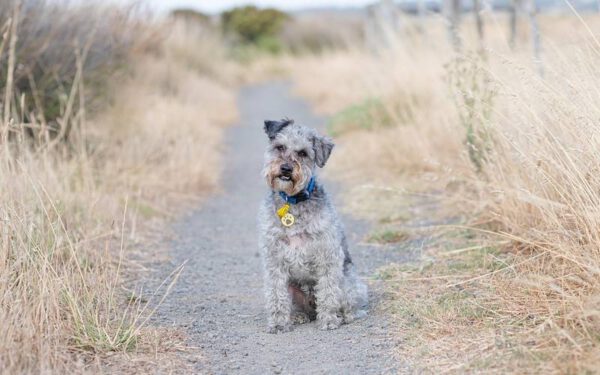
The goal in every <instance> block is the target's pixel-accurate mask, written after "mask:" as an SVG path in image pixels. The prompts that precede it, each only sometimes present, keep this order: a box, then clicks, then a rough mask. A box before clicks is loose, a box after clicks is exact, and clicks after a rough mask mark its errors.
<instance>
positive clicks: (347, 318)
mask: <svg viewBox="0 0 600 375" xmlns="http://www.w3.org/2000/svg"><path fill="white" fill-rule="evenodd" d="M365 316H367V312H366V311H365V310H356V311H353V312H351V313H345V314H344V323H346V324H348V323H352V322H353V321H355V320H357V319H362V318H364V317H365Z"/></svg>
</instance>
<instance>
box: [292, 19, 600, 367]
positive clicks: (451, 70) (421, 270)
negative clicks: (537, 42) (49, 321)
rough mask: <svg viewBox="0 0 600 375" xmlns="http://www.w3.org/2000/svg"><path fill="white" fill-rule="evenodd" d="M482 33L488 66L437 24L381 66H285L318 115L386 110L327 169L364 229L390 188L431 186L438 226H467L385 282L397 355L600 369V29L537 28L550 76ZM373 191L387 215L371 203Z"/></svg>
mask: <svg viewBox="0 0 600 375" xmlns="http://www.w3.org/2000/svg"><path fill="white" fill-rule="evenodd" d="M489 21H490V22H489V24H491V25H492V27H491V28H490V29H489V30H488V34H487V47H488V51H487V57H486V58H485V59H481V58H480V57H478V55H477V54H476V53H469V52H465V53H464V54H461V55H456V54H454V53H453V52H452V51H451V50H450V49H449V48H448V46H447V44H448V42H447V40H446V39H445V37H444V35H443V33H442V29H441V24H440V23H439V20H434V19H431V20H429V22H430V23H429V24H428V25H429V27H427V28H426V30H427V34H426V35H419V34H411V33H408V34H403V35H400V38H399V40H398V42H397V47H395V48H392V49H388V50H383V51H379V53H378V54H377V55H376V56H374V55H372V54H370V53H368V52H366V51H365V50H364V49H362V48H360V47H358V48H355V49H352V50H349V51H337V52H335V51H334V52H331V53H330V54H325V55H321V56H316V57H307V58H304V59H302V60H301V61H297V60H296V61H294V60H289V61H287V63H288V69H289V70H290V71H291V73H292V75H293V77H294V78H295V82H296V87H297V90H298V93H299V94H301V95H304V96H307V97H309V98H310V99H312V100H313V101H314V102H315V103H316V104H317V106H318V108H319V109H320V110H321V111H323V112H325V113H330V114H331V113H339V111H342V112H343V111H346V110H347V109H348V107H349V106H353V105H356V104H357V103H363V102H364V101H365V100H369V99H373V100H376V101H378V102H379V103H382V105H381V106H380V107H381V108H380V109H377V111H379V112H382V111H383V112H384V113H383V115H382V114H379V115H378V117H377V116H375V117H373V116H372V115H369V116H371V117H367V119H372V121H370V122H368V128H367V129H358V130H353V131H348V132H347V133H345V134H344V133H343V132H342V135H341V136H340V138H339V142H338V143H340V144H341V147H339V149H338V150H337V155H334V157H333V158H332V163H333V164H332V165H334V168H335V170H336V171H337V173H338V175H339V176H340V177H341V178H345V179H347V180H348V181H350V182H351V183H352V184H353V185H359V188H358V189H363V190H365V189H370V190H369V191H370V198H369V196H367V198H366V199H367V200H365V201H363V202H365V203H368V202H369V200H370V202H371V203H372V204H373V205H372V206H371V207H369V208H370V210H368V211H370V213H369V216H370V217H372V218H377V219H383V220H386V221H387V219H386V218H387V217H389V215H390V212H389V210H387V209H386V208H388V207H389V206H390V205H392V202H391V201H390V199H391V198H393V195H391V196H390V193H389V192H390V191H392V192H396V193H395V195H396V196H397V198H396V200H397V201H399V203H398V205H397V207H405V206H406V205H405V202H406V200H407V199H408V198H407V197H408V195H406V194H402V192H403V191H404V192H405V191H409V192H415V191H417V192H423V191H427V192H430V191H432V190H433V191H435V195H436V197H437V198H438V199H440V200H441V207H440V210H438V211H441V212H438V213H437V215H441V216H443V215H453V216H454V215H462V216H463V217H465V220H467V225H466V226H465V227H464V228H462V229H461V228H456V227H452V226H450V227H449V226H443V227H442V228H440V227H434V228H430V231H431V233H430V234H431V235H434V237H435V238H441V240H440V241H434V242H432V243H431V245H430V247H429V248H428V249H425V250H424V253H423V257H422V262H421V263H420V264H416V265H414V266H393V267H391V268H390V269H387V270H385V272H384V274H385V275H386V276H385V277H386V278H388V280H389V285H390V288H391V290H393V291H394V292H395V295H396V299H395V300H394V301H392V302H391V306H392V308H393V309H395V311H396V314H395V315H396V317H397V318H398V324H399V325H398V327H399V329H398V331H399V332H398V334H399V335H401V336H403V337H405V338H406V339H407V342H408V343H409V344H410V345H403V347H402V348H400V349H399V350H400V352H399V356H401V357H402V358H403V359H406V358H408V359H409V360H412V362H413V364H414V367H415V368H416V369H420V370H424V371H427V372H433V373H440V372H451V373H461V372H465V371H469V372H481V371H483V372H500V373H506V372H517V373H528V372H533V373H540V372H543V373H582V372H590V373H591V372H595V371H597V370H598V361H597V358H598V354H599V353H598V350H599V349H598V337H600V336H599V333H600V325H599V320H598V312H599V311H600V310H599V309H600V305H599V304H598V301H600V299H599V298H600V289H599V287H598V285H600V280H599V279H598V275H599V272H598V270H599V269H600V254H599V253H598V249H599V248H600V239H599V237H598V227H599V226H598V225H599V224H600V223H599V222H598V217H599V216H598V207H600V195H599V191H598V186H599V182H600V181H599V180H598V177H597V175H598V173H597V171H598V168H599V167H600V158H599V157H598V152H597V150H598V148H599V146H600V145H599V144H598V140H599V139H600V138H599V136H600V134H598V126H597V119H598V118H599V117H600V113H599V110H600V107H599V106H598V98H599V94H600V92H599V90H598V87H599V84H600V82H598V77H597V74H596V73H595V72H596V69H595V66H596V65H597V61H598V59H599V57H600V55H599V53H600V44H599V43H598V37H597V35H599V34H598V30H597V29H596V28H592V29H588V27H591V26H594V27H595V25H597V18H596V17H587V18H586V19H585V20H583V21H582V20H579V19H577V18H576V17H574V16H546V17H544V18H543V19H542V35H543V36H544V43H545V44H544V45H545V48H544V49H545V51H544V55H543V58H544V66H545V72H546V73H545V76H544V78H540V77H539V76H538V75H537V73H536V72H537V70H536V65H535V64H533V63H532V62H531V58H530V53H529V51H528V49H526V48H525V47H523V46H522V47H519V48H518V49H517V50H516V51H514V52H511V51H510V50H509V48H508V45H507V43H506V37H505V35H506V28H505V25H506V24H505V22H506V20H505V19H503V18H502V17H500V18H495V17H491V18H490V20H489ZM590 25H591V26H590ZM465 27H469V26H465ZM471 27H472V26H471ZM471 30H473V29H471ZM465 34H466V35H467V38H466V39H467V41H466V43H465V44H466V46H467V48H466V49H465V51H469V50H475V49H476V46H477V45H476V43H474V42H473V41H472V37H470V36H468V35H469V33H465ZM410 35H412V36H410ZM469 46H470V47H469ZM378 106H379V105H378ZM350 113H353V112H352V109H351V110H350ZM342 118H343V117H342ZM344 121H346V122H347V123H348V124H349V126H353V127H354V128H356V126H354V125H352V121H350V120H344ZM340 128H341V129H342V130H343V124H341V125H338V128H337V129H338V130H339V129H340ZM373 166H376V168H373ZM379 192H383V193H385V194H387V195H388V199H387V200H386V201H385V202H387V203H385V204H382V205H378V204H375V203H376V202H377V201H382V200H381V199H379V198H378V197H379V196H380V195H381V194H380V193H379ZM398 192H400V194H398ZM390 197H391V198H390ZM363 211H365V210H363ZM427 213H428V214H430V212H429V211H427ZM406 215H407V212H406V211H405V212H400V213H399V214H398V215H397V216H398V217H399V219H398V221H397V223H396V224H397V225H398V226H399V227H401V222H402V221H403V220H405V219H404V218H403V217H404V216H406Z"/></svg>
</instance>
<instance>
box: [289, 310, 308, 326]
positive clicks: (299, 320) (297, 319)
mask: <svg viewBox="0 0 600 375" xmlns="http://www.w3.org/2000/svg"><path fill="white" fill-rule="evenodd" d="M308 322H310V317H309V316H308V314H307V313H303V312H298V313H294V314H292V323H294V324H305V323H308Z"/></svg>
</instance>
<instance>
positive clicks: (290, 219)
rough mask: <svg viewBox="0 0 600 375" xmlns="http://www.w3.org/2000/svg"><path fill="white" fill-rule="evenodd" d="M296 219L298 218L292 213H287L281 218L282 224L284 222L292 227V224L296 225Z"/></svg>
mask: <svg viewBox="0 0 600 375" xmlns="http://www.w3.org/2000/svg"><path fill="white" fill-rule="evenodd" d="M294 221H296V219H295V218H294V215H292V214H285V215H283V217H282V218H281V224H283V225H284V226H286V227H291V226H292V225H294Z"/></svg>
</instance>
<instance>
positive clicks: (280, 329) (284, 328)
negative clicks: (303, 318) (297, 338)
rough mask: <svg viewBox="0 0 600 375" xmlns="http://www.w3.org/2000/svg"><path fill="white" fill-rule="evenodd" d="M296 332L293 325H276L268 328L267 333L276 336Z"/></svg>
mask: <svg viewBox="0 0 600 375" xmlns="http://www.w3.org/2000/svg"><path fill="white" fill-rule="evenodd" d="M293 330H294V327H292V325H291V324H286V325H275V326H269V327H267V333H271V334H275V333H285V332H291V331H293Z"/></svg>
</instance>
